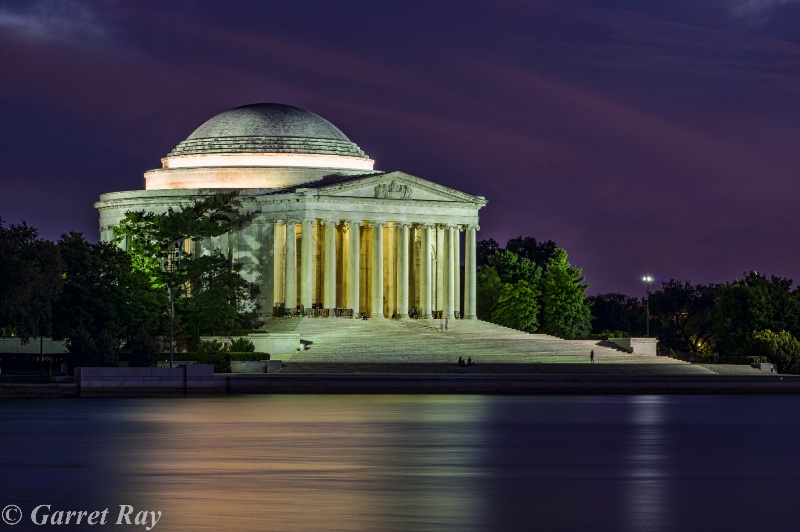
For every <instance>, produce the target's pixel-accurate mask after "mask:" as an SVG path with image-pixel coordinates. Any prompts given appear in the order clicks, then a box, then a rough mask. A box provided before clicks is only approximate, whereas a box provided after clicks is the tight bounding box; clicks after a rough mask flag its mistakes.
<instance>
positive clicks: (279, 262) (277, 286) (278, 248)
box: [264, 220, 286, 306]
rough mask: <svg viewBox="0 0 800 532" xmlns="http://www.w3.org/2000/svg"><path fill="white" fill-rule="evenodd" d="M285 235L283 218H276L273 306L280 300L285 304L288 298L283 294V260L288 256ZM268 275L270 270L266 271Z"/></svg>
mask: <svg viewBox="0 0 800 532" xmlns="http://www.w3.org/2000/svg"><path fill="white" fill-rule="evenodd" d="M283 235H284V225H283V220H275V221H274V222H273V224H272V304H273V306H274V305H275V304H276V303H277V302H278V301H283V302H284V304H285V301H286V298H285V297H284V295H283V289H284V288H285V287H284V284H283V282H282V281H283V276H282V275H283V274H284V273H286V272H285V271H284V266H283V261H284V259H285V258H286V257H285V256H284V253H283ZM264 275H268V271H265V272H264Z"/></svg>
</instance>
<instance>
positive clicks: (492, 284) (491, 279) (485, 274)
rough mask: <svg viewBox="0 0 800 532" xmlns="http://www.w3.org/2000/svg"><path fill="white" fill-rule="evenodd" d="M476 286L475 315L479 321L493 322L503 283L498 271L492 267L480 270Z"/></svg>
mask: <svg viewBox="0 0 800 532" xmlns="http://www.w3.org/2000/svg"><path fill="white" fill-rule="evenodd" d="M475 285H476V294H475V296H476V301H475V313H476V314H477V316H478V319H479V320H483V321H492V316H493V315H494V313H495V309H496V308H497V300H498V296H499V295H500V290H501V289H502V287H503V281H501V280H500V276H499V275H498V274H497V270H495V269H494V268H492V267H491V266H484V267H483V268H481V269H480V270H478V275H477V278H476V283H475Z"/></svg>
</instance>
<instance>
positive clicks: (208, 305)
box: [114, 192, 257, 344]
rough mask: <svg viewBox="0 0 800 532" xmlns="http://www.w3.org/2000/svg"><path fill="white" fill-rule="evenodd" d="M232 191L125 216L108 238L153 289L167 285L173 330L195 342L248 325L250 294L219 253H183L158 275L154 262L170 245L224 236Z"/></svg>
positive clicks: (228, 225) (230, 218) (252, 301)
mask: <svg viewBox="0 0 800 532" xmlns="http://www.w3.org/2000/svg"><path fill="white" fill-rule="evenodd" d="M237 197H238V193H236V192H226V193H218V194H214V195H213V196H209V197H207V198H205V199H203V200H200V201H196V202H195V203H194V204H192V205H189V206H184V207H182V208H181V209H180V210H177V211H176V210H173V209H172V208H170V209H168V210H167V212H166V213H162V214H155V213H150V212H144V211H136V212H128V213H126V216H125V218H124V219H123V220H122V221H121V222H120V225H119V226H118V227H115V228H114V234H115V235H116V238H117V239H118V240H120V241H122V240H125V241H127V242H128V253H129V254H130V255H131V258H132V261H133V265H134V267H136V268H137V269H139V270H141V271H144V272H147V274H148V275H149V276H150V278H151V280H152V282H153V284H154V286H160V287H163V286H165V285H167V284H168V283H172V284H173V287H174V288H173V290H174V294H175V301H176V316H177V318H178V322H179V323H178V327H179V328H182V329H183V331H184V332H185V333H187V334H189V335H190V337H191V339H192V341H193V343H195V344H196V343H197V341H198V339H199V337H200V335H201V334H229V333H230V332H232V331H233V330H234V329H236V328H238V327H242V326H243V325H253V316H254V314H255V309H256V308H257V304H256V301H257V299H256V297H255V294H251V292H250V290H249V287H248V284H247V283H246V282H245V280H244V279H242V277H241V275H240V274H239V271H238V269H236V268H235V267H234V266H233V265H232V264H231V259H230V258H229V257H227V256H225V255H223V254H221V253H219V252H218V251H217V252H213V253H211V254H208V255H199V256H194V255H192V254H191V253H185V254H184V255H183V257H182V258H181V263H180V268H176V269H174V270H173V272H172V273H171V274H170V273H166V272H164V271H163V268H162V266H161V262H160V260H161V259H162V258H163V256H164V254H165V251H166V250H167V249H169V247H170V246H172V245H174V243H175V242H182V241H184V240H187V239H191V240H195V241H197V240H202V239H206V238H210V237H215V236H220V235H223V234H225V233H227V232H229V231H230V230H231V228H232V226H233V224H234V222H236V221H238V222H242V220H234V218H233V215H232V214H231V213H232V212H233V211H234V210H235V209H234V206H233V204H234V202H235V200H236V199H237Z"/></svg>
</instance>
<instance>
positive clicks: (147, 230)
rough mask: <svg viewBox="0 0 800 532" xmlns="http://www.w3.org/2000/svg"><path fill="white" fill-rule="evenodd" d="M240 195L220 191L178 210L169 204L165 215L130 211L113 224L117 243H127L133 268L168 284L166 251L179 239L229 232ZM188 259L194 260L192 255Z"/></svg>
mask: <svg viewBox="0 0 800 532" xmlns="http://www.w3.org/2000/svg"><path fill="white" fill-rule="evenodd" d="M237 197H238V193H237V192H223V193H218V194H214V195H212V196H208V197H206V198H204V199H202V200H198V201H195V202H194V203H193V204H192V205H186V206H183V207H181V209H180V210H178V211H175V210H173V209H172V207H170V208H169V209H168V210H167V212H165V213H162V214H156V213H152V212H145V211H143V210H142V211H129V212H127V213H125V218H123V219H122V220H121V221H120V223H119V225H118V226H117V227H114V237H115V239H116V240H117V241H118V242H126V249H127V251H128V254H129V255H130V256H131V261H132V263H133V267H134V268H136V269H138V270H141V271H143V272H146V273H147V274H148V275H150V277H151V279H152V281H153V283H154V284H156V285H160V286H165V285H166V284H167V282H168V280H169V279H168V277H169V274H168V273H166V272H164V271H163V268H162V267H161V259H162V258H163V257H164V254H165V252H166V250H167V249H168V248H169V247H170V246H172V245H173V244H174V243H175V242H177V241H183V240H186V239H193V240H201V239H204V238H210V237H215V236H220V235H223V234H225V233H227V232H228V231H230V229H231V227H232V225H233V220H232V218H231V214H230V213H231V212H232V211H233V202H234V200H235V199H236V198H237ZM185 259H186V260H188V261H190V262H191V261H192V260H194V258H193V257H192V256H191V255H189V256H187V257H185ZM191 270H192V268H191V267H188V266H187V267H185V268H184V272H185V273H186V272H190V271H191ZM194 271H196V269H195V270H194ZM185 273H184V274H183V276H182V277H179V279H178V282H179V283H180V282H185V281H188V280H189V278H188V277H187V276H186V275H185ZM178 275H179V276H180V275H182V274H181V273H178Z"/></svg>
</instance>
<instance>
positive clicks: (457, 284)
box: [453, 225, 464, 317]
mask: <svg viewBox="0 0 800 532" xmlns="http://www.w3.org/2000/svg"><path fill="white" fill-rule="evenodd" d="M453 238H454V240H453V256H454V257H455V279H453V288H454V292H455V297H454V299H455V306H454V307H453V311H454V312H458V313H459V315H460V316H462V317H463V316H464V314H463V313H461V227H460V226H458V225H457V226H456V227H455V231H454V232H453Z"/></svg>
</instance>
